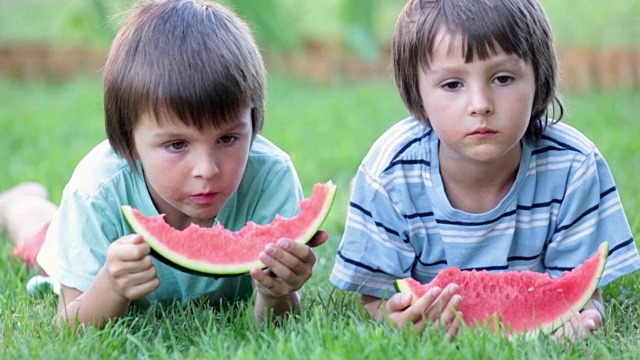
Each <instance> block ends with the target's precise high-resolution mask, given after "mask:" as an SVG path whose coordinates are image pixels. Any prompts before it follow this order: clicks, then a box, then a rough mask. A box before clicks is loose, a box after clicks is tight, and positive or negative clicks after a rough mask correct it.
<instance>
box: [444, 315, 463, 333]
mask: <svg viewBox="0 0 640 360" xmlns="http://www.w3.org/2000/svg"><path fill="white" fill-rule="evenodd" d="M458 315H459V316H455V317H454V318H453V321H451V324H449V326H448V327H447V331H446V332H445V334H444V335H445V338H446V339H447V340H451V339H453V338H454V337H456V335H458V332H459V331H460V322H461V320H460V319H461V318H462V313H458Z"/></svg>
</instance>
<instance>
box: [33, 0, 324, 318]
mask: <svg viewBox="0 0 640 360" xmlns="http://www.w3.org/2000/svg"><path fill="white" fill-rule="evenodd" d="M264 83H265V69H264V64H263V61H262V58H261V55H260V53H259V50H258V48H257V46H256V44H255V42H254V40H253V38H252V36H251V33H250V31H249V29H248V28H247V26H246V25H245V24H244V23H243V22H242V21H241V20H240V19H239V18H237V17H236V16H235V15H234V14H233V13H232V12H231V11H229V10H227V9H225V8H224V7H222V6H220V5H217V4H215V3H210V2H205V1H198V0H177V1H160V2H153V3H149V4H146V5H144V6H142V7H140V8H139V9H137V10H136V11H135V12H133V13H132V14H131V15H130V16H129V18H128V19H127V21H126V22H125V23H124V25H123V27H122V28H121V30H120V31H119V33H118V35H117V37H116V39H115V40H114V42H113V44H112V47H111V49H110V52H109V55H108V58H107V62H106V65H105V75H104V107H105V123H106V130H107V137H108V141H105V142H103V143H101V144H99V145H98V146H97V147H95V148H94V149H93V150H92V151H91V152H90V153H89V154H88V155H87V156H86V157H85V158H84V159H83V160H82V161H81V162H80V163H79V165H78V166H77V168H76V169H75V171H74V173H73V176H72V177H71V179H70V181H69V183H68V184H67V185H66V187H65V189H64V192H63V195H62V199H61V203H60V207H59V209H58V211H57V212H56V214H55V216H54V217H53V219H52V221H51V223H50V225H49V230H48V232H47V236H46V240H45V242H44V244H43V246H42V249H41V250H40V251H39V253H38V257H37V261H38V264H39V265H40V267H41V268H42V269H43V270H44V271H45V272H46V273H47V274H48V275H49V276H50V277H51V278H52V279H53V280H55V281H57V282H59V283H60V284H61V287H60V297H59V299H60V300H59V312H58V314H59V317H60V319H61V320H63V321H68V322H70V323H71V324H72V325H77V324H78V323H82V324H94V325H97V326H101V325H103V324H104V323H105V322H106V321H108V320H109V319H113V318H119V317H121V316H123V315H125V314H126V311H127V310H128V308H129V307H130V305H132V304H141V305H145V304H149V303H168V302H172V301H180V302H182V303H185V302H186V301H188V300H189V299H194V298H202V297H204V298H207V299H209V300H210V301H211V302H214V303H215V302H218V301H219V300H222V299H224V300H230V301H235V300H246V299H249V298H250V297H251V295H252V292H255V317H256V319H257V320H258V321H262V320H263V317H264V316H265V314H266V313H272V314H274V315H276V316H279V315H283V314H285V313H288V312H290V311H291V310H293V311H296V310H298V309H299V306H300V296H299V291H298V290H299V289H300V288H301V287H302V285H303V284H304V283H305V282H306V281H307V280H308V279H309V278H310V276H311V271H312V267H313V265H314V263H315V256H314V255H313V252H312V251H311V249H310V246H317V245H319V244H321V243H323V242H324V241H326V239H327V234H326V233H325V232H323V231H321V232H318V233H317V234H316V236H315V237H314V239H312V241H311V243H310V246H307V245H302V244H299V243H296V242H292V241H289V240H287V239H281V240H280V241H279V242H278V243H277V244H276V245H268V246H267V247H265V249H264V251H263V252H261V254H260V260H261V261H262V262H263V263H265V264H266V265H267V266H268V270H261V269H252V270H251V272H250V274H248V275H244V276H235V277H225V278H213V277H201V276H197V275H192V274H187V273H182V272H180V271H179V270H176V269H174V268H172V267H170V266H168V265H165V264H164V263H161V262H159V261H158V260H157V259H155V258H152V257H151V255H150V248H149V247H148V246H147V245H146V244H145V243H144V241H143V240H142V238H141V237H140V236H139V235H134V234H132V231H131V228H130V227H129V226H128V224H127V222H126V221H125V219H124V217H123V215H122V213H121V211H120V206H121V205H131V206H132V207H135V208H138V209H140V210H141V211H142V212H143V214H144V215H147V216H150V215H157V214H160V213H162V214H165V220H166V221H167V222H168V223H169V225H171V226H173V227H175V228H178V229H184V228H186V227H187V226H188V225H189V224H192V223H195V224H198V225H200V226H212V225H213V224H214V223H216V222H218V221H219V222H221V223H222V224H223V225H225V227H227V228H228V229H230V230H238V229H240V228H241V227H242V226H244V225H245V224H246V222H247V221H250V220H251V221H254V222H256V223H268V222H270V221H271V220H272V219H273V218H274V216H275V215H276V214H280V215H282V216H285V217H291V216H293V215H295V214H296V213H297V211H298V202H299V201H300V200H302V191H301V186H300V182H299V179H298V177H297V174H296V172H295V169H294V167H293V165H292V163H291V159H290V158H289V157H288V156H287V155H286V154H285V153H284V152H282V151H281V150H280V149H278V148H277V147H276V146H275V145H274V144H272V143H270V142H269V141H268V140H267V139H265V138H263V137H261V136H259V135H257V134H258V132H259V131H260V130H261V129H262V125H263V118H264V91H265V89H264V86H265V84H264Z"/></svg>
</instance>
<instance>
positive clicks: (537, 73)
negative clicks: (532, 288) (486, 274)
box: [330, 0, 640, 337]
mask: <svg viewBox="0 0 640 360" xmlns="http://www.w3.org/2000/svg"><path fill="white" fill-rule="evenodd" d="M393 61H394V62H393V64H394V74H395V80H396V84H397V86H398V89H399V92H400V95H401V97H402V99H403V101H404V103H405V105H406V106H407V108H408V109H409V111H410V113H411V115H412V116H411V117H410V118H407V119H405V120H402V121H400V122H398V123H397V124H395V125H394V126H393V127H391V128H390V129H389V130H388V131H387V132H386V133H385V134H383V135H382V136H381V137H380V138H379V139H378V140H377V141H376V143H375V144H374V145H373V147H372V148H371V150H370V152H369V153H368V155H367V156H366V157H365V159H364V160H363V162H362V164H361V166H360V168H359V169H358V173H357V175H356V177H355V182H354V184H353V185H354V186H353V193H352V197H351V201H350V206H349V212H348V217H347V224H346V229H345V232H344V235H343V239H342V243H341V244H340V247H339V250H338V256H337V257H336V264H335V266H334V268H333V272H332V274H331V278H330V279H331V281H332V282H333V283H334V284H335V285H336V286H338V287H339V288H341V289H344V290H350V291H357V292H359V293H360V294H361V297H362V302H363V304H364V306H365V307H366V309H367V310H368V312H369V313H370V314H371V315H372V316H374V317H375V318H378V319H379V318H386V319H388V320H389V321H391V322H392V323H393V324H395V325H397V326H404V325H406V324H408V323H413V324H414V326H415V327H416V328H417V329H419V330H421V329H423V328H424V327H425V326H426V324H425V322H433V323H437V324H440V325H441V326H444V327H445V329H446V334H447V336H449V337H452V336H455V335H456V333H457V332H458V330H459V326H460V324H459V323H458V321H459V320H458V318H457V317H456V316H455V315H454V312H453V311H452V310H453V309H455V308H457V307H458V306H459V304H460V303H461V302H463V301H464V299H463V298H462V297H461V296H460V295H459V294H456V292H457V285H455V284H452V285H449V286H447V287H446V288H444V289H433V290H432V291H431V292H429V293H427V294H426V295H425V296H424V297H422V298H420V299H416V301H415V302H414V303H413V304H412V298H411V296H410V295H409V296H407V295H401V294H396V293H395V291H394V290H393V281H394V280H395V279H398V278H404V277H409V276H411V277H413V278H415V279H417V280H419V281H421V282H423V283H425V282H428V281H430V280H431V279H433V277H434V276H435V275H436V274H437V273H438V272H439V271H440V270H442V269H444V268H447V267H453V266H455V267H459V268H461V269H469V270H470V269H477V270H490V271H507V270H530V271H537V272H547V273H549V274H550V275H551V276H558V275H560V274H561V273H562V272H563V271H565V270H570V269H572V268H574V267H575V266H577V265H578V264H580V263H582V262H583V261H584V260H585V259H587V258H588V257H590V256H591V255H593V254H594V253H595V252H596V249H597V247H598V245H599V244H600V243H601V242H603V241H608V242H609V246H610V251H609V258H608V261H607V265H606V268H605V270H604V274H603V277H602V279H601V281H600V287H602V286H604V285H606V284H607V283H609V282H611V281H613V280H615V279H616V278H618V277H620V276H622V275H625V274H628V273H630V272H632V271H634V270H637V269H638V268H639V267H640V257H639V256H638V251H637V248H636V244H635V242H634V239H633V236H632V233H631V230H630V227H629V224H628V221H627V218H626V216H625V213H624V211H623V208H622V205H621V202H620V198H619V196H618V192H617V190H616V186H615V183H614V180H613V177H612V175H611V172H610V170H609V167H608V166H607V163H606V161H605V159H604V158H603V157H602V155H601V154H600V152H599V151H598V149H597V148H596V147H595V145H594V144H593V143H592V142H591V141H589V139H587V138H586V137H585V136H584V135H582V134H581V133H580V132H578V131H577V130H576V129H574V128H572V127H571V126H569V125H566V124H563V123H559V121H560V119H561V118H562V114H563V108H562V104H561V102H560V100H559V99H558V97H557V95H556V83H557V75H558V74H557V62H556V58H555V53H554V49H553V41H552V34H551V29H550V26H549V23H548V19H547V17H546V14H545V12H544V10H543V9H542V7H541V5H540V4H539V2H538V1H537V0H525V1H522V0H501V1H493V2H491V3H490V4H489V3H487V2H484V1H477V0H439V1H425V0H412V1H409V2H408V3H407V5H406V6H405V8H404V10H403V11H402V13H401V14H400V17H399V19H398V23H397V27H396V32H395V35H394V40H393ZM442 309H444V311H442ZM603 314H604V304H603V299H602V293H601V290H600V289H598V290H597V291H596V292H595V294H594V295H593V297H592V298H591V300H590V301H589V302H588V304H587V305H586V306H585V307H584V309H583V310H582V311H581V312H580V314H579V315H576V316H575V317H574V319H572V321H571V322H570V323H567V324H566V325H565V326H564V327H563V328H561V329H560V330H559V331H558V333H557V335H558V336H561V335H566V336H570V337H584V336H586V335H587V334H588V333H589V332H591V331H594V330H596V329H597V328H598V327H600V326H601V325H602V321H603Z"/></svg>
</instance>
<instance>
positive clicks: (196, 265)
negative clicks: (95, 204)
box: [121, 181, 337, 276]
mask: <svg viewBox="0 0 640 360" xmlns="http://www.w3.org/2000/svg"><path fill="white" fill-rule="evenodd" d="M323 185H324V186H328V191H327V193H326V195H325V198H324V200H323V205H322V207H321V209H320V211H319V212H318V213H317V215H316V216H315V218H314V220H313V221H311V222H310V223H308V224H307V225H306V227H307V230H306V231H305V232H303V233H302V235H300V236H299V237H298V238H296V239H291V240H293V241H296V242H299V243H303V244H306V243H308V242H309V241H310V240H311V239H312V238H313V235H315V233H316V232H317V231H318V229H320V226H322V223H323V222H324V220H325V219H326V217H327V216H328V214H329V211H330V210H331V207H332V206H333V202H334V200H335V196H336V192H337V191H336V190H337V186H336V185H334V184H333V182H332V181H329V182H327V183H325V184H323ZM121 210H122V213H123V215H124V217H125V219H126V220H127V222H128V223H129V226H131V229H132V230H133V231H134V232H135V233H136V234H139V235H141V236H142V238H143V239H144V241H145V242H146V243H147V244H148V245H149V246H150V247H151V248H152V249H153V250H155V251H156V252H157V253H158V254H159V255H160V256H162V257H164V258H165V259H167V260H169V262H170V263H173V264H176V265H178V267H181V268H184V269H185V270H188V271H191V272H194V273H196V274H197V273H201V274H202V275H220V276H230V275H240V274H245V273H248V272H249V271H250V270H251V269H253V268H260V269H264V268H266V267H267V266H266V265H265V264H264V263H263V262H262V261H260V260H255V261H252V262H244V263H238V264H233V265H229V264H227V265H221V264H214V263H210V262H206V261H198V260H193V259H190V258H189V257H187V256H185V255H182V254H179V253H176V252H175V251H173V250H171V249H169V248H167V247H166V246H165V245H163V244H162V242H161V241H159V240H158V239H157V238H156V237H155V236H154V235H153V234H151V233H150V232H149V231H148V230H147V229H146V228H145V227H144V226H143V225H142V224H141V223H140V222H139V221H138V220H137V219H136V217H135V215H134V214H133V208H132V207H131V206H129V205H123V206H121Z"/></svg>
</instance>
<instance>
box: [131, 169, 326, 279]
mask: <svg viewBox="0 0 640 360" xmlns="http://www.w3.org/2000/svg"><path fill="white" fill-rule="evenodd" d="M335 194H336V186H335V185H334V184H333V183H332V182H331V181H329V182H327V183H324V184H315V185H314V187H313V193H312V194H311V197H310V198H308V199H306V200H303V201H301V202H300V212H299V213H298V215H296V216H295V217H292V218H288V219H287V218H284V217H282V216H280V215H276V217H275V218H274V219H273V221H272V222H271V224H267V225H258V224H256V223H254V222H251V221H250V222H248V223H247V225H246V226H245V227H244V228H242V229H241V230H240V231H237V232H233V231H230V230H227V229H226V228H224V226H223V225H221V224H216V225H215V226H213V227H211V228H205V227H200V226H198V225H195V224H191V225H189V227H187V228H186V229H184V230H177V229H175V228H173V227H171V226H170V225H169V224H167V223H166V222H165V221H164V215H158V216H150V217H146V216H144V215H142V214H141V213H140V211H138V210H137V209H134V208H132V207H130V206H122V212H123V213H124V216H125V218H126V219H127V221H128V222H129V225H131V228H132V229H133V231H134V232H136V233H137V234H140V235H142V237H143V238H144V241H145V242H146V243H147V244H149V246H150V247H151V248H152V250H153V251H155V253H157V254H159V255H160V257H159V259H160V260H163V261H165V262H167V260H168V262H167V263H169V264H170V265H172V266H174V267H176V268H178V269H181V270H186V271H189V272H193V273H196V274H201V275H204V274H211V275H236V274H244V273H247V272H249V271H250V270H251V269H252V268H255V267H258V268H265V267H266V265H264V264H263V263H262V262H261V261H260V260H259V259H258V255H259V253H260V251H262V250H264V247H265V246H266V245H267V244H273V243H275V242H276V241H278V240H279V239H281V238H288V239H291V240H294V241H298V242H300V243H307V242H308V241H309V240H311V238H312V237H313V235H315V233H316V232H317V231H318V229H319V228H320V225H322V222H323V221H324V219H325V218H326V216H327V214H328V213H329V210H330V209H331V205H332V204H333V200H334V198H335ZM163 258H164V259H163Z"/></svg>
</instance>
